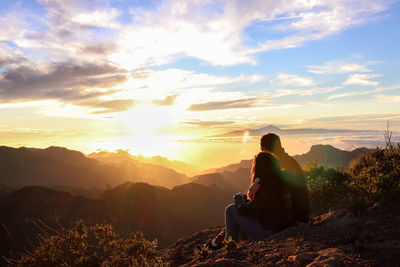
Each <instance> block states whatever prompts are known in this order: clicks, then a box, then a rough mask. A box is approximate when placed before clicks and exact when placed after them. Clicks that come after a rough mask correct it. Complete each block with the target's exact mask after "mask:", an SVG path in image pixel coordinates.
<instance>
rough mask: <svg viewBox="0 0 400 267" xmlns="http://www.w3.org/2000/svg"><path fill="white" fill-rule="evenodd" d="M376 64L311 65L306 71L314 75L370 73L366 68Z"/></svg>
mask: <svg viewBox="0 0 400 267" xmlns="http://www.w3.org/2000/svg"><path fill="white" fill-rule="evenodd" d="M375 63H376V62H367V63H364V64H361V63H344V62H340V61H330V62H326V63H325V64H324V65H311V66H307V68H308V71H309V72H311V73H314V74H335V73H348V72H370V71H371V70H370V69H369V68H368V67H367V66H369V65H373V64H375Z"/></svg>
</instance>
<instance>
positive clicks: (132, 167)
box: [0, 146, 188, 190]
mask: <svg viewBox="0 0 400 267" xmlns="http://www.w3.org/2000/svg"><path fill="white" fill-rule="evenodd" d="M187 179H188V178H187V176H186V175H184V174H181V173H178V172H176V171H175V170H173V169H169V168H166V167H163V166H159V165H155V164H150V163H142V162H139V161H137V160H135V159H132V158H130V157H129V156H128V155H125V154H121V153H105V152H103V153H98V154H95V155H91V157H86V156H85V155H84V154H83V153H81V152H79V151H74V150H69V149H66V148H63V147H49V148H46V149H37V148H25V147H20V148H12V147H6V146H1V147H0V183H3V184H6V185H18V186H24V185H42V186H50V187H61V188H65V189H67V188H73V187H82V188H86V189H91V188H98V189H103V190H105V189H106V188H107V187H113V186H116V185H118V184H121V183H124V182H126V181H131V182H147V183H150V184H153V185H159V186H165V187H168V188H172V187H174V186H176V185H179V184H183V183H185V182H187Z"/></svg>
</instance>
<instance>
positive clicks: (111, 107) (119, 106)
mask: <svg viewBox="0 0 400 267" xmlns="http://www.w3.org/2000/svg"><path fill="white" fill-rule="evenodd" d="M136 103H137V101H135V100H133V99H113V100H100V99H91V100H83V101H78V102H76V103H75V104H79V105H81V106H87V107H92V108H97V109H98V110H96V111H93V112H92V113H93V114H103V113H113V112H121V111H126V110H128V109H130V108H131V107H133V106H134V105H135V104H136Z"/></svg>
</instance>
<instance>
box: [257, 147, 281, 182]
mask: <svg viewBox="0 0 400 267" xmlns="http://www.w3.org/2000/svg"><path fill="white" fill-rule="evenodd" d="M281 171H282V170H281V166H280V164H279V161H278V160H277V158H276V157H275V156H274V155H272V154H271V153H269V152H260V153H258V154H257V155H256V156H255V157H254V160H253V167H252V168H251V182H252V183H253V182H254V179H255V178H260V179H267V178H268V177H272V176H273V177H277V176H278V177H279V175H281Z"/></svg>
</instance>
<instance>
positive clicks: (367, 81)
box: [343, 74, 382, 86]
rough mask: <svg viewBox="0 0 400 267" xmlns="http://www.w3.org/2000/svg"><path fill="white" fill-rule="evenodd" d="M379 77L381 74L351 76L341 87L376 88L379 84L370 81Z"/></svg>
mask: <svg viewBox="0 0 400 267" xmlns="http://www.w3.org/2000/svg"><path fill="white" fill-rule="evenodd" d="M381 76H382V75H381V74H352V75H350V76H349V78H348V79H347V80H346V81H345V82H344V83H343V85H362V86H377V85H378V84H379V82H377V81H371V80H372V79H374V78H377V77H381Z"/></svg>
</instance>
